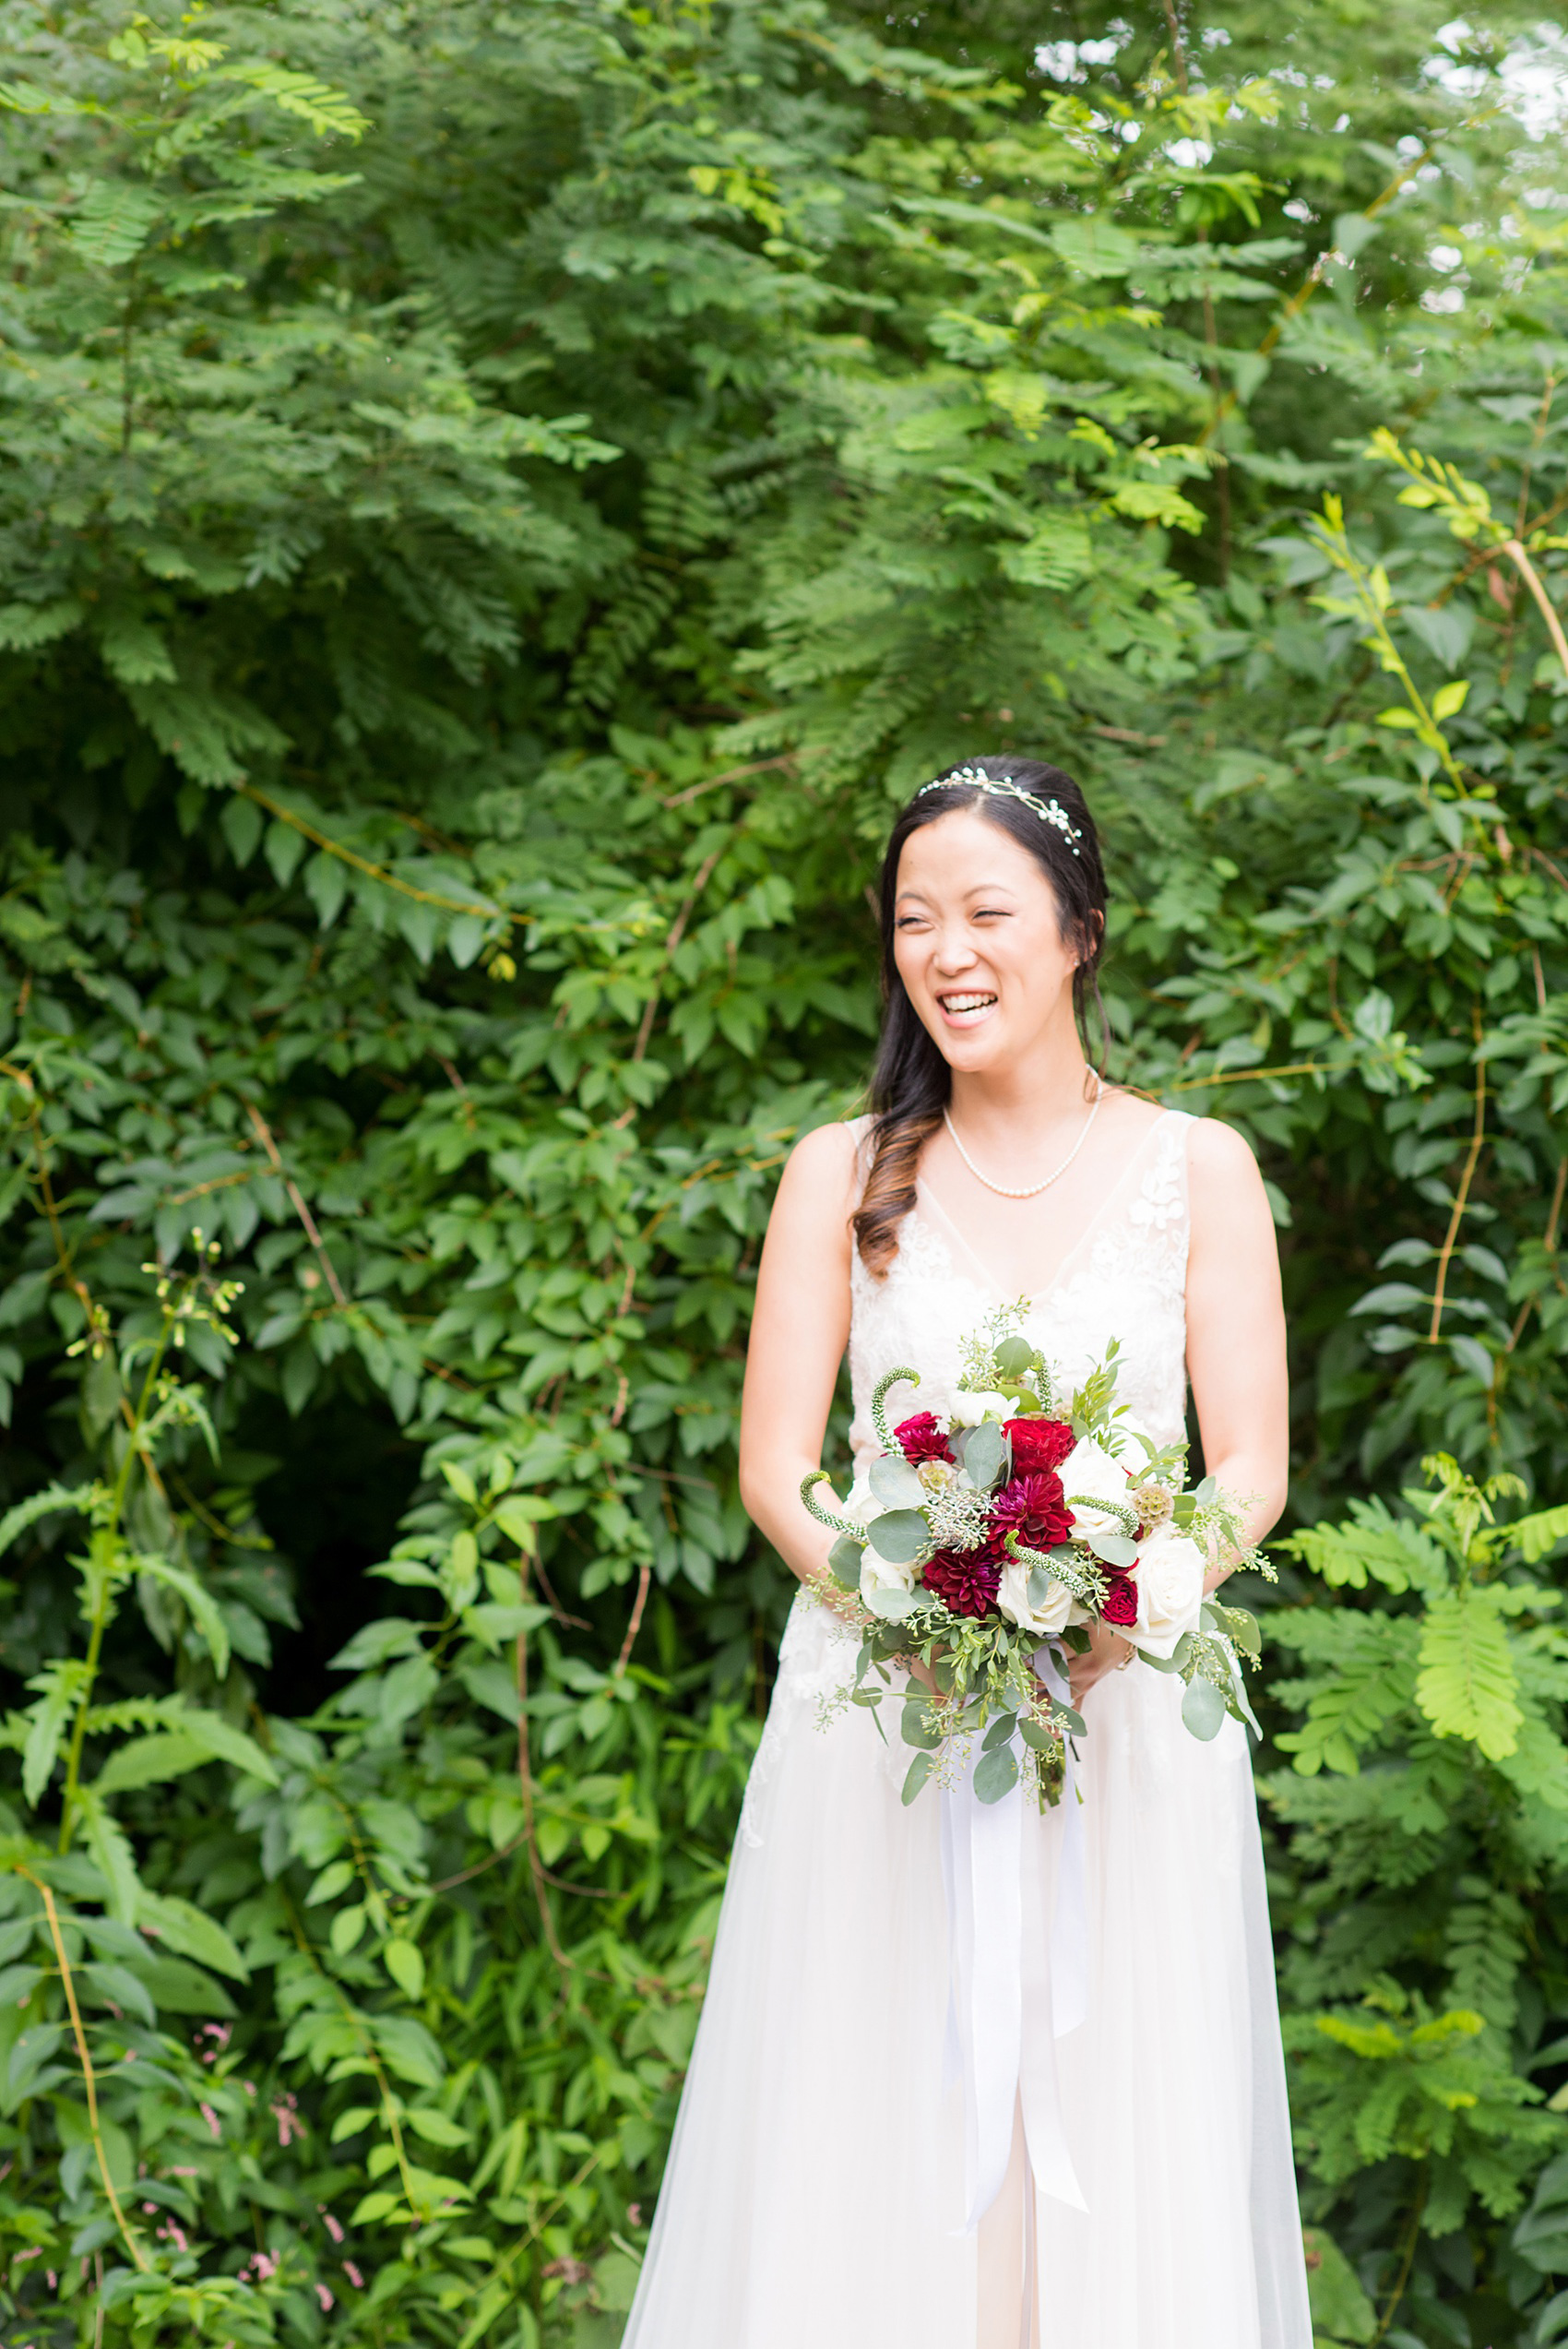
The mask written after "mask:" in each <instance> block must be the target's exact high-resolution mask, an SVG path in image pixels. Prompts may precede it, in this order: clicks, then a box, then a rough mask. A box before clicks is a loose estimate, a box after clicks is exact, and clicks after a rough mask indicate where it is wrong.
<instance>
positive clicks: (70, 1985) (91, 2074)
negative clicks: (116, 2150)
mask: <svg viewBox="0 0 1568 2349" xmlns="http://www.w3.org/2000/svg"><path fill="white" fill-rule="evenodd" d="M13 1865H14V1866H15V1867H16V1871H17V1874H18V1876H22V1877H25V1878H27V1880H28V1882H29V1883H30V1885H31V1886H32V1888H33V1890H34V1891H35V1892H37V1893H38V1894H39V1895H40V1897H41V1898H42V1902H43V1913H44V1915H45V1916H46V1917H47V1918H48V1920H49V1938H50V1939H51V1940H52V1941H53V1944H54V1957H55V1961H56V1963H57V1964H58V1966H59V1968H60V1980H61V1982H62V1983H63V1984H64V1985H65V2005H66V2008H67V2009H68V2011H69V2013H70V2018H71V2032H72V2035H73V2037H74V2038H75V2040H76V2043H77V2057H78V2058H79V2059H80V2062H81V2068H82V2085H83V2087H84V2088H85V2089H86V2091H87V2120H88V2128H89V2133H90V2135H91V2138H92V2150H93V2152H95V2153H96V2154H97V2156H98V2174H99V2176H100V2177H101V2178H102V2180H103V2191H104V2192H105V2194H107V2196H108V2197H109V2207H110V2209H111V2210H112V2211H113V2213H114V2223H115V2224H116V2225H117V2226H118V2228H119V2230H120V2233H121V2235H122V2236H124V2237H125V2248H126V2249H127V2250H128V2251H129V2253H130V2255H131V2257H132V2259H133V2260H135V2261H136V2264H137V2267H138V2268H139V2269H140V2270H141V2272H142V2274H143V2275H150V2274H151V2272H152V2263H151V2261H150V2260H148V2256H147V2254H146V2252H145V2251H144V2250H143V2249H142V2248H141V2245H140V2243H139V2242H138V2241H137V2235H136V2230H135V2229H134V2228H133V2226H132V2225H131V2223H130V2221H129V2219H127V2218H126V2216H125V2211H124V2209H123V2208H122V2206H121V2202H120V2197H119V2195H118V2194H117V2193H116V2192H115V2190H114V2181H113V2178H112V2177H111V2176H110V2175H109V2156H108V2154H107V2153H106V2152H105V2151H104V2149H103V2131H102V2128H101V2127H100V2125H99V2118H98V2075H97V2073H96V2072H95V2071H94V2070H93V2068H92V2057H90V2056H89V2053H88V2047H87V2033H86V2032H85V2031H84V2030H83V2028H82V2010H81V2009H80V2007H79V2006H78V2005H77V1985H76V1979H75V1977H74V1975H73V1974H72V1973H71V1961H70V1960H69V1958H67V1957H66V1955H65V1936H64V1935H63V1934H62V1932H61V1930H60V1913H59V1911H58V1909H56V1907H55V1905H54V1895H53V1892H52V1891H51V1890H50V1889H49V1887H48V1885H47V1884H45V1883H44V1881H43V1878H42V1877H40V1876H34V1874H33V1872H32V1870H31V1868H30V1867H23V1866H22V1865H21V1863H20V1861H19V1860H18V1861H16V1862H14V1863H13Z"/></svg>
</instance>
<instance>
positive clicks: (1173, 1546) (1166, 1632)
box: [1123, 1525, 1206, 1656]
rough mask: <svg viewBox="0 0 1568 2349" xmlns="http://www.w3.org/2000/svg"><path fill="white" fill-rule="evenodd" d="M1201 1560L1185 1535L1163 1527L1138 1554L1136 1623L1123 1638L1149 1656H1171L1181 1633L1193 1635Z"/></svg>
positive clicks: (1199, 1596)
mask: <svg viewBox="0 0 1568 2349" xmlns="http://www.w3.org/2000/svg"><path fill="white" fill-rule="evenodd" d="M1205 1564H1206V1561H1205V1558H1204V1554H1203V1552H1202V1550H1200V1549H1199V1547H1198V1545H1197V1544H1196V1543H1195V1542H1194V1540H1193V1538H1192V1536H1191V1535H1190V1534H1187V1533H1178V1532H1177V1531H1176V1529H1175V1528H1174V1526H1170V1525H1162V1526H1161V1527H1160V1528H1159V1531H1158V1532H1156V1533H1151V1534H1150V1535H1149V1537H1148V1540H1147V1541H1146V1543H1145V1544H1144V1545H1143V1548H1142V1549H1141V1550H1140V1551H1139V1553H1138V1568H1137V1575H1136V1581H1137V1588H1138V1619H1137V1622H1136V1623H1135V1624H1129V1625H1128V1626H1127V1628H1126V1629H1125V1631H1124V1632H1123V1638H1124V1639H1127V1640H1131V1641H1132V1642H1133V1645H1134V1647H1137V1648H1143V1649H1146V1651H1147V1652H1148V1653H1149V1654H1150V1655H1152V1656H1169V1655H1170V1654H1171V1653H1172V1652H1173V1651H1174V1650H1175V1647H1176V1643H1177V1641H1178V1640H1180V1639H1181V1637H1182V1633H1183V1632H1186V1631H1195V1630H1196V1629H1197V1625H1198V1614H1199V1610H1200V1609H1201V1608H1202V1606H1203V1603H1204V1570H1205Z"/></svg>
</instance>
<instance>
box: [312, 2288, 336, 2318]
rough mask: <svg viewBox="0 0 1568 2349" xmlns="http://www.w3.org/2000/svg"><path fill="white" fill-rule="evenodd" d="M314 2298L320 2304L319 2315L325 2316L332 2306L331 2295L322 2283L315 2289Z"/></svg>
mask: <svg viewBox="0 0 1568 2349" xmlns="http://www.w3.org/2000/svg"><path fill="white" fill-rule="evenodd" d="M315 2296H316V2298H317V2299H318V2300H319V2301H320V2303H321V2313H322V2315H323V2316H325V2315H326V2314H327V2309H328V2308H329V2307H331V2306H332V2295H331V2293H330V2292H328V2290H327V2286H326V2285H325V2284H324V2283H318V2284H317V2285H316V2287H315Z"/></svg>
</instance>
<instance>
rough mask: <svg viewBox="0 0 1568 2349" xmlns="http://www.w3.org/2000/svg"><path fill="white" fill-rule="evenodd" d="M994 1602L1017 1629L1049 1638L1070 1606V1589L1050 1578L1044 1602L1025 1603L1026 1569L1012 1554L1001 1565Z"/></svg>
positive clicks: (1027, 1600) (1026, 1588)
mask: <svg viewBox="0 0 1568 2349" xmlns="http://www.w3.org/2000/svg"><path fill="white" fill-rule="evenodd" d="M996 1604H997V1605H998V1606H999V1607H1000V1608H1001V1610H1002V1612H1003V1614H1004V1616H1007V1618H1008V1620H1009V1621H1010V1622H1013V1623H1016V1625H1017V1626H1018V1628H1019V1629H1020V1630H1021V1631H1038V1632H1039V1635H1040V1637H1041V1638H1042V1639H1050V1638H1051V1637H1053V1636H1054V1634H1055V1633H1056V1632H1058V1631H1061V1630H1063V1628H1065V1626H1066V1622H1067V1617H1068V1615H1069V1614H1070V1612H1071V1610H1072V1605H1073V1593H1072V1592H1071V1591H1069V1589H1068V1588H1067V1585H1066V1584H1065V1582H1057V1581H1055V1580H1052V1581H1051V1582H1048V1583H1047V1584H1046V1587H1045V1602H1044V1604H1043V1605H1041V1606H1038V1607H1031V1606H1030V1604H1029V1570H1028V1567H1026V1566H1020V1565H1019V1564H1018V1563H1017V1560H1016V1558H1014V1559H1009V1561H1008V1562H1007V1564H1006V1565H1005V1566H1004V1568H1003V1569H1002V1587H1001V1589H1000V1590H999V1591H998V1592H997V1594H996Z"/></svg>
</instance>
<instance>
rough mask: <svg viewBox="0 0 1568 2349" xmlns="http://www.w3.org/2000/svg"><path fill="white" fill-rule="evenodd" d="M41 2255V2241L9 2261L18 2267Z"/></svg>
mask: <svg viewBox="0 0 1568 2349" xmlns="http://www.w3.org/2000/svg"><path fill="white" fill-rule="evenodd" d="M147 2207H148V2210H149V2211H151V2210H156V2208H157V2207H158V2206H157V2204H156V2203H154V2202H149V2203H148V2206H147ZM42 2257H43V2246H42V2243H35V2244H34V2245H33V2247H32V2249H31V2250H30V2251H18V2253H17V2255H16V2257H15V2259H13V2260H12V2261H11V2265H12V2266H13V2267H14V2268H19V2267H20V2266H21V2264H22V2261H23V2260H42Z"/></svg>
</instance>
